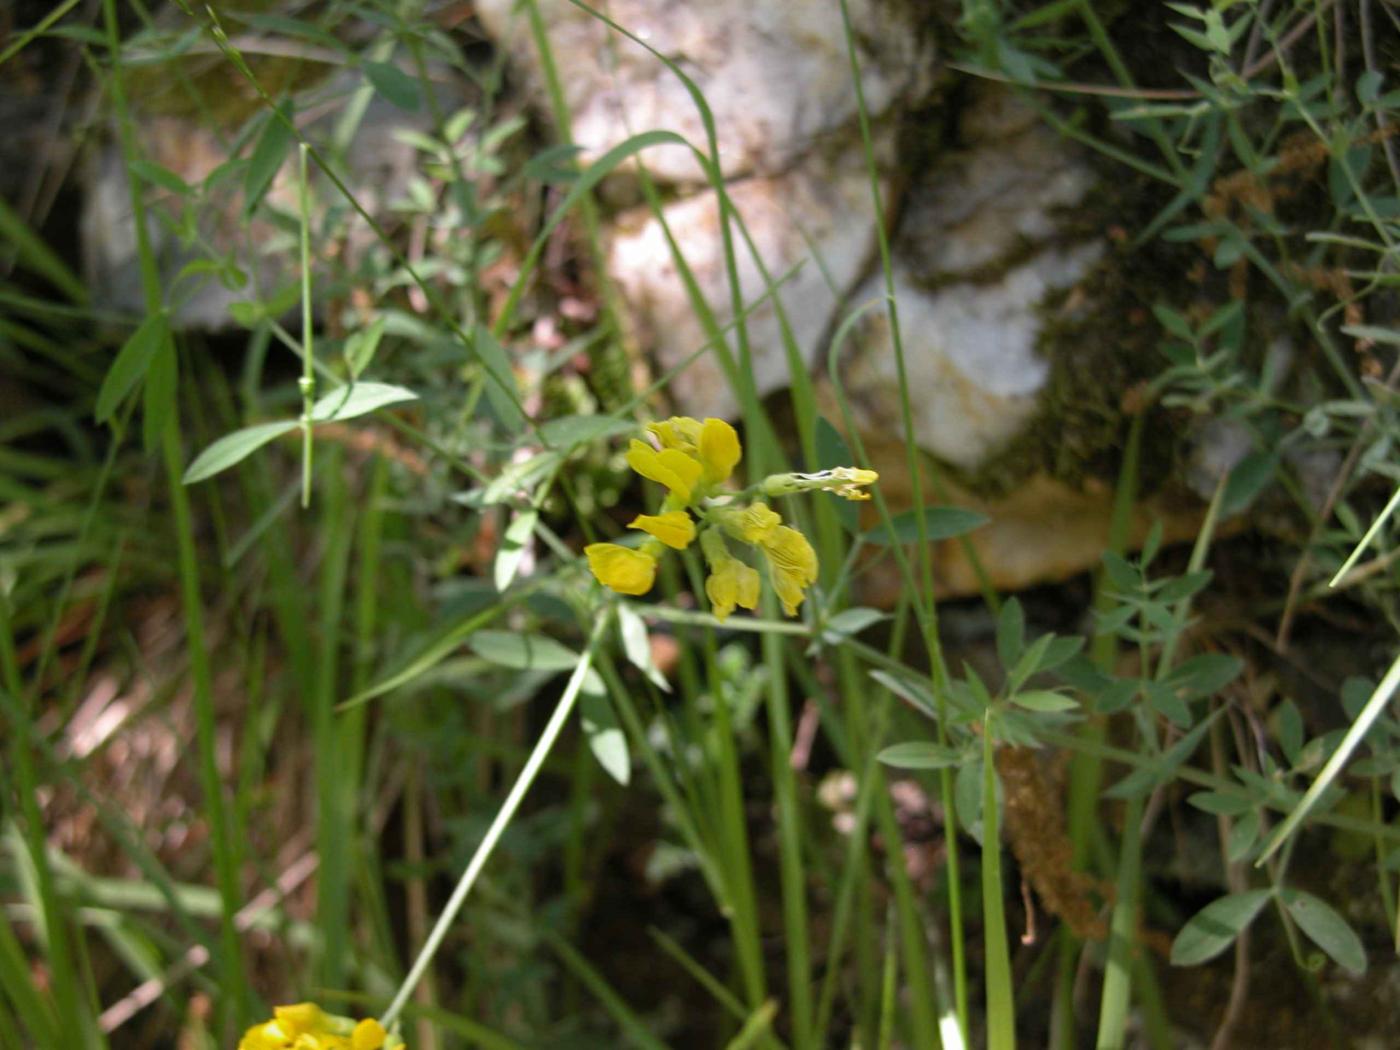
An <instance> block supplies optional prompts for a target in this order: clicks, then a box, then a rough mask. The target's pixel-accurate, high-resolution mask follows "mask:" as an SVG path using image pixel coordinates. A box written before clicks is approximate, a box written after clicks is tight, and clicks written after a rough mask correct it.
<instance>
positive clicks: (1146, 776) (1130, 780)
mask: <svg viewBox="0 0 1400 1050" xmlns="http://www.w3.org/2000/svg"><path fill="white" fill-rule="evenodd" d="M1224 710H1225V709H1224V708H1223V707H1222V708H1220V710H1219V711H1217V712H1216V713H1215V714H1213V715H1211V716H1210V717H1209V718H1206V719H1204V720H1202V722H1201V723H1200V725H1198V726H1196V728H1194V729H1192V730H1191V732H1189V733H1187V734H1186V735H1185V736H1183V737H1182V738H1181V739H1180V740H1178V741H1177V742H1176V743H1175V744H1173V745H1172V746H1171V747H1170V748H1168V749H1167V750H1166V751H1165V752H1164V753H1163V754H1161V755H1160V756H1158V757H1157V759H1156V760H1154V761H1153V762H1152V763H1151V764H1150V765H1145V766H1140V767H1139V768H1137V769H1135V770H1133V771H1132V772H1131V773H1129V774H1128V775H1127V776H1126V777H1124V778H1123V779H1122V780H1120V781H1118V783H1116V784H1114V785H1113V786H1112V787H1111V788H1109V789H1108V790H1107V791H1105V792H1104V794H1105V795H1106V796H1107V797H1109V798H1125V799H1126V798H1138V797H1141V796H1143V795H1146V794H1147V793H1148V792H1149V791H1151V790H1152V789H1153V788H1155V787H1156V786H1157V785H1158V784H1162V783H1165V782H1166V781H1167V780H1169V779H1170V778H1171V776H1172V774H1173V773H1175V772H1176V770H1177V767H1178V766H1180V765H1181V764H1182V763H1183V762H1185V761H1186V760H1187V759H1188V758H1190V757H1191V755H1192V754H1193V753H1194V752H1195V750H1196V748H1197V747H1199V746H1200V743H1201V738H1202V737H1203V736H1205V734H1206V730H1207V729H1209V728H1210V727H1211V725H1212V724H1213V723H1214V722H1215V720H1216V719H1217V718H1218V717H1220V711H1224Z"/></svg>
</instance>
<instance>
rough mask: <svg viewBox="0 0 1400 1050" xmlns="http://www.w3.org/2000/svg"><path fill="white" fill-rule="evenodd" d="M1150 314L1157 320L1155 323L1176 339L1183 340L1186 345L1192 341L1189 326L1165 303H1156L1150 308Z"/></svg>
mask: <svg viewBox="0 0 1400 1050" xmlns="http://www.w3.org/2000/svg"><path fill="white" fill-rule="evenodd" d="M1152 313H1153V315H1154V316H1155V317H1156V318H1157V323H1158V324H1160V325H1161V326H1162V327H1163V328H1165V329H1166V330H1167V331H1168V332H1170V333H1171V334H1172V335H1174V336H1176V337H1177V338H1178V339H1184V340H1186V341H1187V342H1188V343H1189V342H1191V341H1192V338H1193V336H1192V333H1191V324H1190V322H1188V321H1187V320H1186V318H1184V317H1182V316H1181V314H1179V313H1177V312H1176V311H1175V310H1173V309H1172V308H1171V307H1170V306H1167V305H1166V304H1165V303H1156V304H1154V305H1153V307H1152Z"/></svg>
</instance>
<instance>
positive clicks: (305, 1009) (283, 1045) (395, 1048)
mask: <svg viewBox="0 0 1400 1050" xmlns="http://www.w3.org/2000/svg"><path fill="white" fill-rule="evenodd" d="M272 1013H273V1016H272V1020H271V1021H264V1022H263V1023H262V1024H256V1025H254V1026H253V1027H252V1028H250V1029H248V1031H246V1032H244V1033H243V1038H242V1039H240V1040H239V1041H238V1050H403V1043H402V1042H401V1041H400V1040H398V1039H395V1040H394V1041H393V1042H392V1043H390V1042H389V1035H388V1033H387V1032H385V1031H384V1026H383V1025H381V1024H380V1023H379V1022H378V1021H376V1020H375V1019H374V1018H372V1017H366V1018H365V1019H364V1020H362V1021H355V1020H353V1019H352V1018H349V1017H340V1016H337V1015H335V1014H328V1013H326V1012H325V1011H324V1010H322V1009H321V1008H320V1007H319V1006H317V1005H316V1004H315V1003H296V1004H294V1005H292V1006H278V1007H274V1008H273V1011H272Z"/></svg>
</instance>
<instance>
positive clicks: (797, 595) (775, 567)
mask: <svg viewBox="0 0 1400 1050" xmlns="http://www.w3.org/2000/svg"><path fill="white" fill-rule="evenodd" d="M759 547H760V548H761V549H762V551H763V553H764V556H765V557H767V559H768V574H769V576H770V578H771V579H772V581H773V590H775V591H776V592H777V593H778V600H779V601H781V602H782V603H783V612H785V613H787V614H788V615H789V616H796V615H797V607H798V606H799V605H801V604H802V599H803V598H805V597H806V594H805V593H803V592H804V591H805V590H806V589H807V587H809V586H810V585H812V584H813V583H816V582H817V552H816V551H814V550H813V549H812V545H811V544H810V543H808V542H807V537H806V536H804V535H802V533H800V532H798V531H797V530H796V529H794V528H789V527H788V526H787V525H779V526H777V527H776V528H774V529H773V530H772V532H770V533H769V534H768V536H767V537H766V538H765V539H764V540H762V541H761V542H760V543H759Z"/></svg>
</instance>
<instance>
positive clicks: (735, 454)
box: [698, 419, 744, 485]
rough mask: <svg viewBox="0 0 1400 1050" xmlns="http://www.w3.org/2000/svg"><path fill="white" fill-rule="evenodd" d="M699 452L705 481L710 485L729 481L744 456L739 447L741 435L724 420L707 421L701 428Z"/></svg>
mask: <svg viewBox="0 0 1400 1050" xmlns="http://www.w3.org/2000/svg"><path fill="white" fill-rule="evenodd" d="M698 451H699V454H700V465H701V466H702V467H703V468H704V477H705V481H706V483H708V484H710V485H719V484H721V483H722V482H725V481H728V480H729V475H730V474H733V473H734V468H735V466H737V465H738V463H739V458H740V457H741V456H742V455H743V454H744V450H743V449H742V448H740V446H739V435H738V434H736V433H735V432H734V428H733V427H731V426H730V425H729V424H728V423H726V422H725V421H724V420H722V419H707V420H705V422H704V425H703V426H701V428H700V441H699V448H698Z"/></svg>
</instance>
